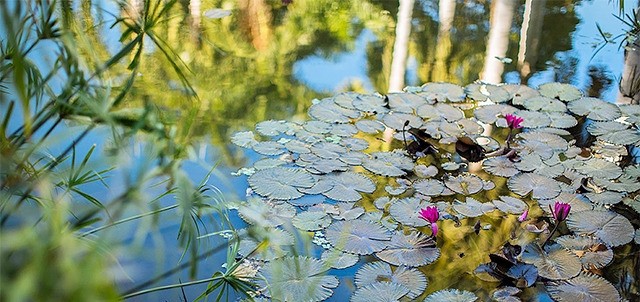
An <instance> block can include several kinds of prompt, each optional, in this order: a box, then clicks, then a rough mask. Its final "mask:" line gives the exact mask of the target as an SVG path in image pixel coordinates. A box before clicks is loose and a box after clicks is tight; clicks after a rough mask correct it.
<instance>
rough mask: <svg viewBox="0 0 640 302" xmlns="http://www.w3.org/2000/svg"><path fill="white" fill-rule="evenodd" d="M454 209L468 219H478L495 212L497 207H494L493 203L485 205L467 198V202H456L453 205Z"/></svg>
mask: <svg viewBox="0 0 640 302" xmlns="http://www.w3.org/2000/svg"><path fill="white" fill-rule="evenodd" d="M453 209H454V210H456V212H458V213H460V214H462V215H464V216H466V217H478V216H481V215H483V214H487V213H489V212H491V211H493V210H495V209H496V207H495V206H494V205H493V203H490V202H485V203H483V202H479V201H478V200H476V199H474V198H471V197H467V199H466V200H465V202H460V201H457V200H456V202H455V203H454V204H453Z"/></svg>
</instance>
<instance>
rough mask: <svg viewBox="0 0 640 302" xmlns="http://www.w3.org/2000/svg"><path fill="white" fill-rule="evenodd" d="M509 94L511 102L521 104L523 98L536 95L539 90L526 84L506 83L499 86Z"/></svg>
mask: <svg viewBox="0 0 640 302" xmlns="http://www.w3.org/2000/svg"><path fill="white" fill-rule="evenodd" d="M500 87H502V88H503V89H505V90H506V91H507V92H509V94H510V95H511V103H512V104H514V105H522V104H523V103H524V100H526V99H528V98H532V97H536V96H540V92H538V90H535V89H533V88H531V87H529V86H527V85H517V84H507V85H502V86H500Z"/></svg>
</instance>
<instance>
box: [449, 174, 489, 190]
mask: <svg viewBox="0 0 640 302" xmlns="http://www.w3.org/2000/svg"><path fill="white" fill-rule="evenodd" d="M444 185H445V186H447V188H449V189H450V190H451V191H453V192H456V193H458V194H464V195H471V194H475V193H478V192H480V191H481V190H482V188H483V186H484V183H483V182H482V178H480V177H478V176H476V175H474V174H464V175H459V176H456V177H449V178H447V179H446V180H445V181H444Z"/></svg>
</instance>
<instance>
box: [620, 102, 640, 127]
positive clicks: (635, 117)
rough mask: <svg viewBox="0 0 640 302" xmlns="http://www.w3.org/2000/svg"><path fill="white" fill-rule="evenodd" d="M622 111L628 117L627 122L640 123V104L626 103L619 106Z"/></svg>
mask: <svg viewBox="0 0 640 302" xmlns="http://www.w3.org/2000/svg"><path fill="white" fill-rule="evenodd" d="M619 108H620V111H621V112H622V114H624V115H625V116H626V117H627V122H629V123H632V124H636V125H638V124H640V105H638V104H624V105H620V106H619Z"/></svg>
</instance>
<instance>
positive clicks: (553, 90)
mask: <svg viewBox="0 0 640 302" xmlns="http://www.w3.org/2000/svg"><path fill="white" fill-rule="evenodd" d="M538 90H539V91H540V94H542V95H543V96H546V97H548V98H552V99H558V100H561V101H564V102H569V101H573V100H575V99H578V98H580V97H582V92H580V90H578V88H576V87H574V86H572V85H569V84H564V83H546V84H542V85H540V87H538Z"/></svg>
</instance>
